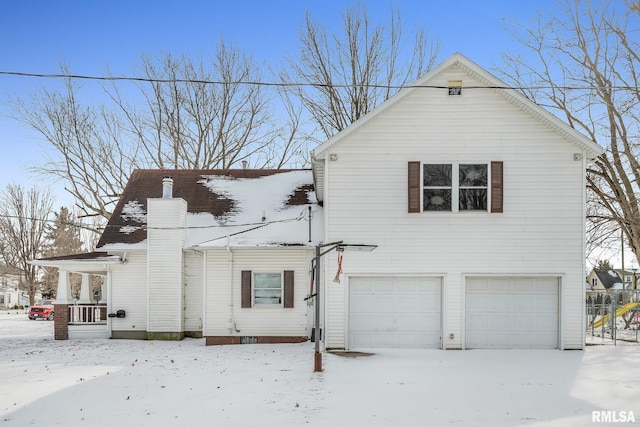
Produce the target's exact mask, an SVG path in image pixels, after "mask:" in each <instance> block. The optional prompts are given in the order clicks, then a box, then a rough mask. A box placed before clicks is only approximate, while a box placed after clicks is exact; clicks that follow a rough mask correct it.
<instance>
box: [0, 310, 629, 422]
mask: <svg viewBox="0 0 640 427" xmlns="http://www.w3.org/2000/svg"><path fill="white" fill-rule="evenodd" d="M0 316H1V317H0V372H2V380H1V382H0V425H1V426H5V425H6V426H25V425H36V424H37V425H61V426H66V427H70V426H83V425H86V426H110V427H112V426H123V427H124V426H154V427H159V426H189V425H198V424H199V425H218V426H257V425H260V426H282V425H284V426H299V425H305V424H306V425H311V426H442V425H449V424H452V425H456V426H520V425H528V426H536V425H545V426H546V425H554V426H555V425H559V426H573V425H577V426H581V425H592V424H591V421H592V411H601V410H606V411H633V413H634V416H635V418H636V419H637V421H639V422H640V347H604V346H599V347H588V348H587V350H586V351H584V352H583V351H557V350H553V351H552V350H537V351H525V350H511V351H501V350H496V351H489V350H475V351H442V350H415V351H407V350H402V351H400V350H398V351H392V350H380V351H376V352H375V353H376V354H374V355H372V356H366V357H357V358H348V357H343V356H337V355H333V354H325V355H324V360H323V361H324V372H322V373H314V372H313V344H312V343H305V344H280V345H240V346H222V347H218V346H211V347H205V345H204V341H203V340H194V339H188V340H184V341H181V342H162V341H127V340H93V341H55V340H53V322H46V321H30V320H28V319H27V316H26V315H25V314H24V313H20V314H15V312H12V314H7V313H6V312H0ZM593 425H598V424H593Z"/></svg>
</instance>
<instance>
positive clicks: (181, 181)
mask: <svg viewBox="0 0 640 427" xmlns="http://www.w3.org/2000/svg"><path fill="white" fill-rule="evenodd" d="M164 176H171V177H172V179H173V197H176V198H182V199H184V200H185V201H186V202H187V218H186V226H187V237H186V244H185V247H187V248H193V247H201V248H208V247H211V248H212V247H223V246H227V245H230V246H234V247H238V246H242V247H257V246H279V247H281V246H303V245H315V244H316V243H318V242H319V241H320V240H321V239H322V225H323V222H324V219H323V217H322V207H321V206H319V205H318V203H317V201H316V198H315V193H314V189H313V177H312V174H311V171H310V170H302V169H296V170H290V169H287V170H265V169H261V170H246V169H238V170H235V169H234V170H226V171H221V170H136V171H135V172H134V173H133V174H132V176H131V179H130V180H129V183H128V184H127V186H126V188H125V190H124V192H123V194H122V196H121V198H120V201H119V202H118V205H117V206H116V209H115V210H114V212H113V214H112V216H111V219H110V221H109V224H108V225H107V228H106V230H105V232H104V233H103V235H102V237H101V239H100V241H99V243H98V248H100V250H109V251H115V250H135V249H145V248H146V223H147V199H149V198H160V197H161V196H162V179H163V177H164ZM309 208H311V230H310V229H309V213H310V212H309ZM310 231H311V242H309V240H310V238H309V235H310Z"/></svg>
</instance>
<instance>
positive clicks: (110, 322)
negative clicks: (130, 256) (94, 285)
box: [106, 264, 113, 338]
mask: <svg viewBox="0 0 640 427" xmlns="http://www.w3.org/2000/svg"><path fill="white" fill-rule="evenodd" d="M106 267H107V313H111V312H112V311H111V307H113V299H112V292H111V288H112V286H111V266H110V265H109V264H106ZM112 329H113V319H112V318H111V317H109V316H107V334H108V335H109V338H111V331H112Z"/></svg>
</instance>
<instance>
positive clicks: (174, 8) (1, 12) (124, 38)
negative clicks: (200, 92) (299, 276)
mask: <svg viewBox="0 0 640 427" xmlns="http://www.w3.org/2000/svg"><path fill="white" fill-rule="evenodd" d="M364 3H365V4H366V5H367V8H368V11H369V15H370V17H371V19H372V21H373V22H376V23H377V22H383V21H386V20H387V19H388V16H389V10H390V7H391V5H392V4H393V5H394V6H395V7H396V8H398V9H399V10H400V12H401V14H402V17H403V20H404V21H403V22H404V27H405V28H406V29H407V30H410V29H413V28H415V27H418V26H424V27H425V28H426V31H427V33H428V34H429V35H430V36H431V37H433V38H437V39H439V40H440V44H441V50H440V55H439V59H440V60H443V59H445V58H446V57H448V56H449V55H451V54H453V53H455V52H461V53H462V54H464V55H465V56H467V57H468V58H469V59H471V60H473V61H474V62H476V63H478V64H479V65H480V66H482V67H484V68H486V69H489V70H491V69H492V67H493V66H494V65H499V64H500V63H501V54H502V53H503V52H505V51H511V52H512V51H516V50H518V48H519V46H518V44H517V43H516V42H515V41H514V40H513V38H512V37H511V36H510V35H509V34H508V33H507V32H506V30H505V22H506V21H509V20H514V21H517V22H520V23H527V22H529V21H530V20H532V19H533V18H535V16H536V13H537V11H543V12H548V11H549V10H550V9H552V7H553V5H554V4H555V2H554V0H540V1H525V0H486V1H479V0H460V1H458V2H444V1H442V0H439V1H432V0H413V1H409V0H395V1H393V2H390V1H385V0H381V1H369V2H364ZM347 4H349V3H347V2H346V1H344V0H343V1H336V0H291V1H285V0H271V1H264V0H261V1H242V0H235V1H233V0H228V1H215V0H198V1H194V0H182V1H172V0H164V1H160V0H127V1H124V0H109V1H104V0H90V1H87V0H57V1H51V0H31V1H30V0H0V47H1V48H0V71H19V72H29V73H44V74H46V73H58V72H59V71H60V68H59V65H60V64H61V63H66V64H68V65H69V66H70V69H71V71H72V72H73V73H74V74H85V75H103V74H105V70H106V69H107V68H108V69H109V70H110V71H111V73H112V74H114V75H127V76H131V75H134V74H135V68H136V67H137V66H138V64H139V58H140V55H141V54H160V53H167V52H172V53H176V54H182V53H185V54H188V55H193V56H199V55H200V54H205V55H209V54H210V53H211V52H213V50H214V47H215V46H216V44H217V43H218V42H219V41H220V39H221V37H222V38H224V40H225V41H227V42H232V43H233V44H234V45H236V46H238V47H239V48H241V49H243V50H245V51H247V52H250V53H252V54H253V55H254V58H255V59H256V60H258V61H260V62H262V61H264V62H265V63H268V64H270V65H271V66H277V65H279V64H280V63H281V62H282V59H283V58H284V56H285V55H286V54H291V55H293V54H295V53H296V49H297V46H298V43H297V37H298V30H299V28H300V26H301V25H302V23H303V21H304V16H305V13H306V12H307V11H310V12H311V15H312V16H313V17H314V18H315V20H316V21H319V22H321V23H323V24H324V25H326V26H327V27H329V28H338V27H339V26H340V24H341V13H342V12H344V10H345V9H346V6H347ZM58 83H59V82H58ZM51 84H56V82H52V81H51V80H47V79H38V78H30V77H13V76H3V75H0V144H1V146H2V155H1V156H0V188H4V187H5V186H6V184H7V183H9V182H12V181H15V182H18V183H21V184H23V185H24V186H25V187H27V188H28V187H31V186H32V185H39V186H42V185H45V184H47V182H44V181H43V180H42V179H41V178H39V177H34V176H32V175H31V174H30V173H29V172H28V170H27V169H28V168H29V166H32V165H33V164H36V163H40V164H41V163H42V162H43V161H44V159H45V158H46V155H47V150H46V148H45V147H46V145H45V144H44V143H43V142H42V141H41V140H40V139H39V136H38V135H37V134H35V133H34V132H33V131H31V130H30V129H29V128H27V127H25V126H24V125H21V124H19V123H17V122H15V121H14V120H12V119H9V118H7V117H5V115H6V114H8V113H9V110H8V107H7V106H6V104H5V103H6V100H7V97H9V96H12V97H13V96H20V97H24V98H28V96H29V95H30V94H31V93H33V92H34V91H35V90H36V89H37V88H40V87H43V86H46V85H51ZM83 84H84V85H85V86H87V85H92V84H94V83H91V82H85V83H83ZM55 188H57V189H58V191H59V188H60V187H59V186H57V187H55ZM59 192H60V191H59ZM67 200H68V199H65V197H62V196H61V197H60V198H59V199H58V203H57V204H58V205H59V204H62V203H64V204H68V201H67Z"/></svg>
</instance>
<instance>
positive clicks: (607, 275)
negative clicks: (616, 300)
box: [594, 269, 623, 290]
mask: <svg viewBox="0 0 640 427" xmlns="http://www.w3.org/2000/svg"><path fill="white" fill-rule="evenodd" d="M594 272H595V273H596V275H597V276H598V279H599V280H600V282H601V283H602V286H604V288H605V289H610V290H617V289H623V286H622V279H620V276H619V275H618V273H617V272H616V271H615V270H611V269H604V270H598V269H594Z"/></svg>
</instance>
